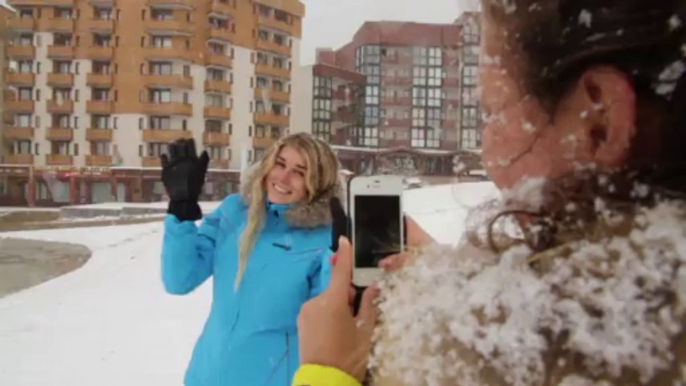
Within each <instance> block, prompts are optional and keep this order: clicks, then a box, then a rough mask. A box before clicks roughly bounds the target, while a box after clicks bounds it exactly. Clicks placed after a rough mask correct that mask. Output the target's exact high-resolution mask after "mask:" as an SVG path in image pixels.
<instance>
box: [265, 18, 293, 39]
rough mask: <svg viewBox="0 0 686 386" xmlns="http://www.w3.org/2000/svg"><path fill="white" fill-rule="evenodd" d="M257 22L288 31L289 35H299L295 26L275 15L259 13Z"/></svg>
mask: <svg viewBox="0 0 686 386" xmlns="http://www.w3.org/2000/svg"><path fill="white" fill-rule="evenodd" d="M257 24H259V25H261V26H264V27H267V28H271V29H275V30H279V31H283V32H286V33H287V34H289V35H297V31H296V29H295V27H294V26H292V25H290V24H288V23H286V22H285V21H280V20H276V19H275V18H273V17H267V16H263V15H258V16H257Z"/></svg>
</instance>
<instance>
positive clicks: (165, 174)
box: [160, 139, 210, 221]
mask: <svg viewBox="0 0 686 386" xmlns="http://www.w3.org/2000/svg"><path fill="white" fill-rule="evenodd" d="M160 159H161V161H162V182H163V183H164V187H165V188H166V189H167V194H168V195H169V207H168V208H167V213H169V214H173V215H174V216H176V218H178V219H179V220H181V221H195V220H199V219H201V218H202V211H201V210H200V205H198V198H199V197H200V193H201V192H202V186H203V184H204V183H205V175H206V174H207V165H208V163H209V162H210V157H209V155H208V154H207V152H206V151H204V152H203V153H202V155H201V156H200V157H198V155H197V153H196V151H195V141H194V140H193V139H179V140H177V141H175V142H174V143H172V144H170V145H169V156H167V154H162V155H161V156H160Z"/></svg>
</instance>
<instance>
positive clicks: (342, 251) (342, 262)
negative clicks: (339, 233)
mask: <svg viewBox="0 0 686 386" xmlns="http://www.w3.org/2000/svg"><path fill="white" fill-rule="evenodd" d="M352 270H353V264H352V250H351V247H350V242H349V241H348V239H347V238H345V237H341V238H340V239H339V240H338V251H336V263H335V265H334V266H333V268H331V282H330V284H329V289H328V292H330V293H332V294H333V295H334V296H335V297H336V298H340V300H341V301H342V302H344V304H346V305H347V304H348V291H349V290H350V283H351V281H352Z"/></svg>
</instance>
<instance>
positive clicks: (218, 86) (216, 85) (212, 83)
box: [205, 80, 231, 94]
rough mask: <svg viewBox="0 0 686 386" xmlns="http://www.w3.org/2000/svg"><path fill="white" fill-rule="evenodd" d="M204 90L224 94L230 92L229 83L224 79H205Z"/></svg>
mask: <svg viewBox="0 0 686 386" xmlns="http://www.w3.org/2000/svg"><path fill="white" fill-rule="evenodd" d="M205 91H214V92H221V93H225V94H230V93H231V83H229V82H227V81H225V80H206V81H205Z"/></svg>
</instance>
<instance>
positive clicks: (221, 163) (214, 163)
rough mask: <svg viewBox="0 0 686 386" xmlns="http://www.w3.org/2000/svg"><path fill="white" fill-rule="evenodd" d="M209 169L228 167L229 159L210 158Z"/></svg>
mask: <svg viewBox="0 0 686 386" xmlns="http://www.w3.org/2000/svg"><path fill="white" fill-rule="evenodd" d="M209 168H210V169H228V168H229V160H227V159H213V160H210V167H209Z"/></svg>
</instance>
